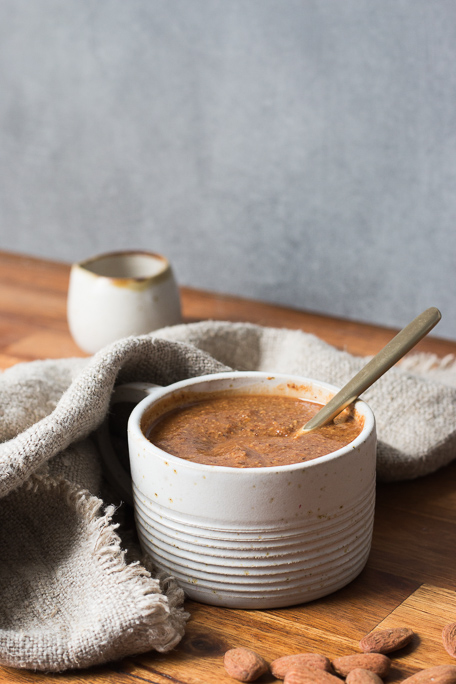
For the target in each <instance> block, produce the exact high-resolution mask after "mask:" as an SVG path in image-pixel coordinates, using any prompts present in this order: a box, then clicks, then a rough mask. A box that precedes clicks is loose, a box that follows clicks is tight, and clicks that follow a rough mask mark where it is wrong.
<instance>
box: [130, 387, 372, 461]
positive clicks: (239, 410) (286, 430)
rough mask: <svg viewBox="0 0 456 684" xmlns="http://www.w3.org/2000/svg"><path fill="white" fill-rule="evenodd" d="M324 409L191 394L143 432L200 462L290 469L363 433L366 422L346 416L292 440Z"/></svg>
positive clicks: (269, 398) (290, 401)
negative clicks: (286, 466) (291, 465)
mask: <svg viewBox="0 0 456 684" xmlns="http://www.w3.org/2000/svg"><path fill="white" fill-rule="evenodd" d="M320 408H321V404H317V403H314V402H310V401H305V400H303V399H296V398H294V397H288V396H280V395H271V394H229V393H220V395H215V396H210V397H203V398H200V397H198V396H196V395H189V396H187V397H186V398H185V400H183V401H182V402H181V403H179V404H178V405H176V406H172V407H171V408H169V409H168V410H167V411H165V412H164V413H163V414H162V415H159V416H158V417H155V418H153V419H152V421H151V422H150V424H149V425H148V426H147V427H146V429H145V430H144V432H145V434H146V437H147V438H148V439H149V440H150V441H151V442H152V443H153V444H155V445H156V446H158V447H159V448H160V449H163V451H166V452H167V453H169V454H173V455H174V456H178V457H179V458H183V459H186V460H188V461H194V462H196V463H205V464H208V465H218V466H228V467H231V468H264V467H269V466H280V465H288V464H290V463H300V462H302V461H309V460H312V459H314V458H318V457H319V456H323V455H325V454H329V453H332V452H333V451H337V449H340V448H341V447H343V446H345V445H347V444H349V443H350V442H352V441H353V440H354V439H355V438H356V437H357V436H358V435H359V433H360V432H361V430H362V427H363V423H362V421H361V420H360V419H359V418H357V417H356V415H353V413H349V414H348V415H347V413H345V415H344V416H343V417H342V418H341V419H339V421H337V422H334V423H330V424H329V425H325V426H323V427H321V428H318V430H315V431H313V432H310V433H309V434H306V435H303V436H301V437H299V438H297V439H296V438H294V433H295V432H296V430H297V429H298V428H299V427H301V426H302V425H304V424H305V423H306V422H307V421H308V420H310V418H312V416H314V415H315V413H316V412H317V411H318V410H319V409H320ZM336 420H337V419H336Z"/></svg>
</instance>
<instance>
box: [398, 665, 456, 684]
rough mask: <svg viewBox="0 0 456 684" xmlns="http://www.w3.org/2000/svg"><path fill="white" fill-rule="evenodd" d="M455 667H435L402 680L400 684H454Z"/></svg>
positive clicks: (455, 676)
mask: <svg viewBox="0 0 456 684" xmlns="http://www.w3.org/2000/svg"><path fill="white" fill-rule="evenodd" d="M455 683H456V665H436V666H435V667H428V668H427V669H426V670H420V671H419V672H416V673H415V674H414V675H412V676H411V677H408V678H407V679H404V680H403V682H402V684H455Z"/></svg>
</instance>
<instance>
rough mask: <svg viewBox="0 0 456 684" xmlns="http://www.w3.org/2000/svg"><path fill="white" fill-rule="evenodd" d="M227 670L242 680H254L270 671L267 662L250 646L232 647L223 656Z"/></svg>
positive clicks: (231, 675) (232, 675) (234, 677)
mask: <svg viewBox="0 0 456 684" xmlns="http://www.w3.org/2000/svg"><path fill="white" fill-rule="evenodd" d="M223 664H224V665H225V670H226V671H227V672H228V674H229V675H230V677H233V679H238V680H239V681H240V682H253V681H254V680H255V679H258V677H261V675H262V674H264V673H265V672H267V671H268V669H269V666H268V664H267V662H266V661H265V660H264V658H262V657H261V656H260V655H258V653H255V651H252V650H251V649H250V648H244V647H240V648H231V649H230V650H229V651H227V652H226V653H225V656H224V658H223Z"/></svg>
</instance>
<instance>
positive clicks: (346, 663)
mask: <svg viewBox="0 0 456 684" xmlns="http://www.w3.org/2000/svg"><path fill="white" fill-rule="evenodd" d="M332 664H333V668H334V669H335V671H336V672H337V673H338V674H340V675H342V677H346V676H347V675H348V673H349V672H351V671H352V670H355V669H356V668H361V669H362V670H370V671H371V672H374V673H375V674H376V675H378V676H379V677H381V678H382V679H383V678H384V677H386V675H387V674H388V672H389V669H390V667H391V660H390V659H389V658H388V656H386V655H383V654H382V653H358V654H356V655H348V656H342V657H340V658H335V659H334V660H333V662H332Z"/></svg>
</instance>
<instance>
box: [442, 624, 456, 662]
mask: <svg viewBox="0 0 456 684" xmlns="http://www.w3.org/2000/svg"><path fill="white" fill-rule="evenodd" d="M442 641H443V646H444V648H445V651H446V652H447V653H448V654H449V655H450V656H452V657H453V658H456V622H452V623H451V624H450V625H447V626H446V627H444V628H443V632H442Z"/></svg>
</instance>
